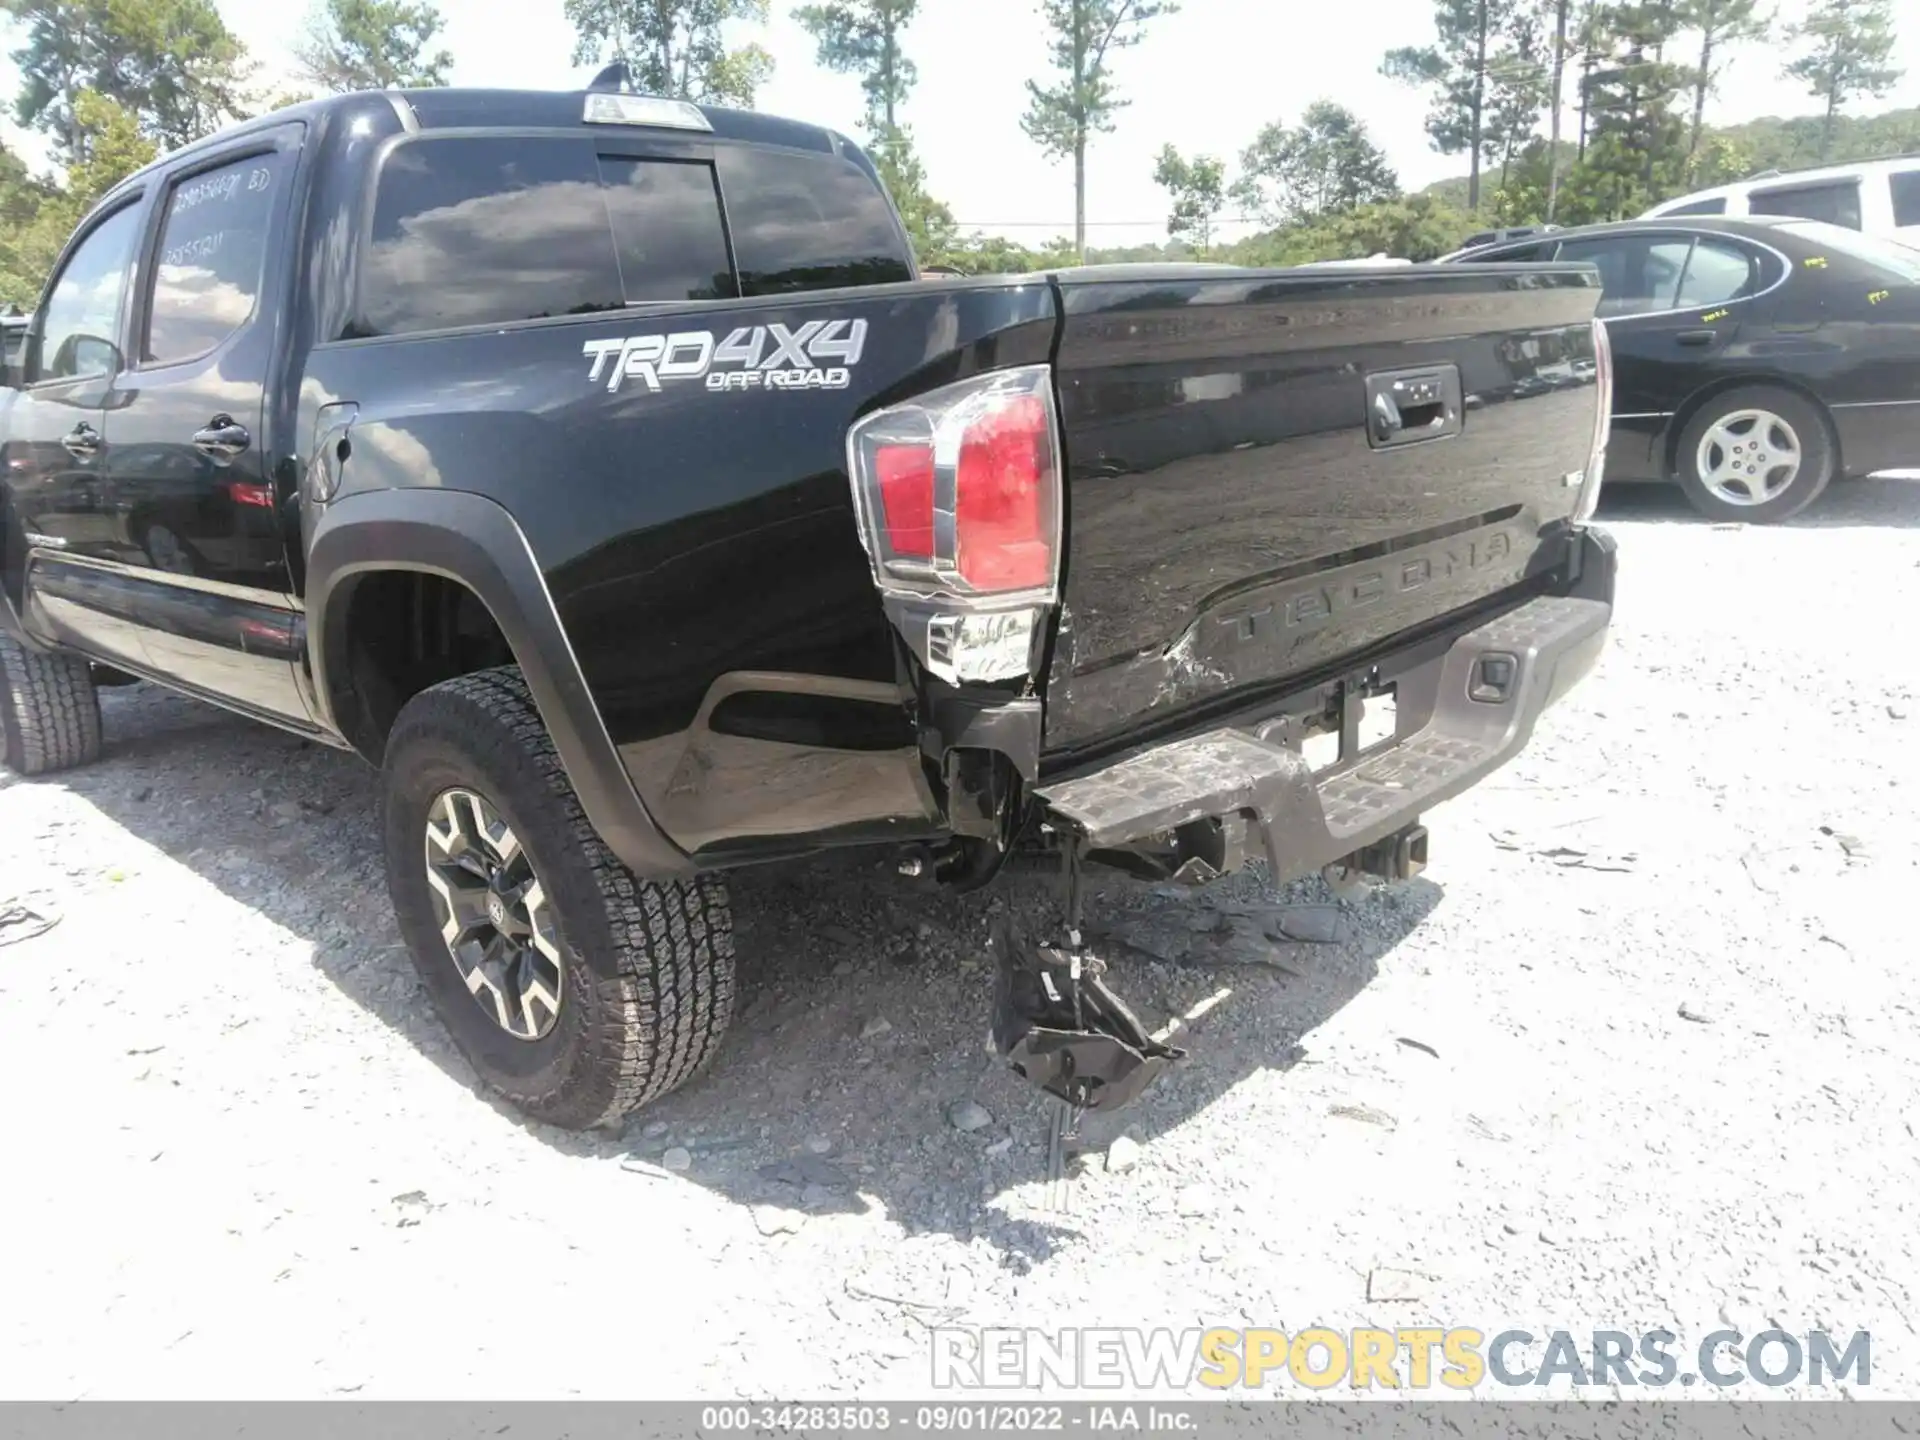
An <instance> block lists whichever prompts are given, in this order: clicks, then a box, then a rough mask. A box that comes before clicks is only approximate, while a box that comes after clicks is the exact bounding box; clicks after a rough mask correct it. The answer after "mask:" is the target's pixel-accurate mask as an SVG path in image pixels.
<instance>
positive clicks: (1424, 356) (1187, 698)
mask: <svg viewBox="0 0 1920 1440" xmlns="http://www.w3.org/2000/svg"><path fill="white" fill-rule="evenodd" d="M1058 283H1059V286H1060V292H1061V297H1062V309H1063V324H1062V330H1061V337H1060V344H1059V352H1058V356H1057V361H1056V375H1057V383H1058V387H1059V399H1060V413H1061V427H1062V431H1063V440H1064V444H1065V449H1066V461H1067V476H1068V488H1067V556H1066V573H1065V591H1064V602H1065V604H1064V610H1063V614H1062V619H1061V627H1060V631H1059V635H1058V638H1057V640H1056V642H1055V647H1054V655H1053V661H1052V665H1051V670H1050V675H1049V692H1048V705H1047V718H1046V747H1047V750H1048V752H1049V754H1050V756H1052V757H1054V758H1055V759H1056V760H1059V759H1062V758H1069V757H1071V756H1073V755H1078V754H1090V753H1091V752H1094V751H1098V750H1101V749H1105V748H1108V747H1110V746H1112V745H1116V744H1120V743H1124V742H1126V741H1128V740H1129V739H1131V738H1133V737H1135V736H1137V735H1141V734H1144V733H1146V732H1147V731H1149V730H1152V731H1154V732H1160V731H1163V730H1165V729H1167V728H1168V727H1169V726H1172V727H1174V728H1177V727H1178V726H1179V724H1180V722H1181V721H1182V720H1183V719H1185V718H1187V717H1193V718H1195V719H1198V718H1199V717H1200V716H1201V715H1202V714H1203V713H1212V712H1216V711H1218V710H1220V709H1222V708H1224V707H1227V706H1230V705H1231V704H1232V703H1233V701H1234V699H1235V697H1236V696H1237V695H1241V694H1246V695H1248V696H1251V695H1253V694H1254V693H1256V692H1260V691H1263V690H1271V689H1272V688H1274V686H1275V684H1276V682H1281V681H1285V680H1286V679H1288V678H1290V677H1293V676H1304V675H1307V674H1309V673H1311V672H1314V671H1317V670H1322V669H1325V668H1327V667H1328V666H1330V665H1333V664H1335V663H1337V662H1338V661H1339V660H1340V659H1341V657H1343V656H1347V655H1350V654H1354V653H1356V652H1360V651H1363V650H1365V649H1366V648H1368V647H1369V646H1372V645H1375V644H1377V643H1379V642H1380V641H1382V640H1385V639H1387V638H1388V637H1391V636H1393V635H1396V634H1398V633H1400V632H1403V631H1406V630H1409V629H1413V628H1416V627H1419V626H1421V625H1423V624H1425V623H1426V622H1428V621H1430V620H1437V619H1439V618H1441V617H1443V616H1447V615H1450V614H1453V613H1454V612H1457V611H1462V610H1467V609H1470V608H1471V607H1473V606H1474V605H1476V604H1478V603H1480V602H1484V601H1487V600H1488V599H1489V598H1490V597H1493V596H1495V595H1497V594H1499V593H1500V592H1502V591H1508V590H1513V589H1515V588H1516V587H1519V586H1522V585H1523V584H1524V583H1525V582H1526V581H1527V580H1528V579H1529V577H1531V576H1533V575H1536V574H1539V573H1541V572H1543V571H1545V570H1548V569H1550V568H1552V567H1553V566H1555V565H1557V564H1559V563H1561V561H1562V559H1563V557H1564V554H1565V546H1564V544H1563V543H1562V541H1563V539H1564V533H1565V527H1566V522H1567V519H1568V517H1569V516H1570V515H1571V513H1572V512H1573V510H1574V508H1575V506H1576V504H1577V501H1578V498H1579V485H1580V481H1581V477H1582V476H1583V474H1584V472H1585V469H1586V467H1587V465H1588V462H1589V451H1590V447H1591V445H1592V441H1593V436H1594V421H1595V408H1596V405H1597V403H1598V389H1597V385H1596V383H1595V375H1594V364H1593V361H1594V352H1593V338H1592V329H1591V324H1590V322H1591V319H1592V316H1593V311H1594V307H1595V304H1596V302H1597V300H1598V298H1599V290H1598V288H1597V282H1596V280H1595V278H1594V275H1593V272H1591V271H1590V270H1585V269H1581V268H1575V267H1547V266H1505V267H1495V266H1460V267H1445V268H1442V267H1412V268H1400V269H1394V270H1383V271H1380V272H1355V271H1339V272H1331V271H1323V272H1314V271H1311V270H1303V271H1294V272H1277V273H1272V272H1270V273H1264V274H1260V273H1256V274H1232V273H1228V274H1223V275H1219V276H1205V277H1200V276H1196V275H1194V274H1193V273H1192V272H1190V271H1189V272H1186V273H1179V272H1172V271H1170V272H1169V273H1168V275H1167V276H1166V277H1164V278H1155V277H1152V276H1148V277H1144V278H1143V277H1139V276H1129V277H1127V278H1126V279H1124V280H1119V279H1105V280H1103V279H1097V278H1094V277H1092V276H1076V275H1075V274H1074V273H1073V272H1068V273H1065V274H1063V275H1061V276H1060V277H1058ZM1382 392H1384V393H1385V396H1386V398H1387V400H1388V402H1389V403H1388V404H1387V405H1386V406H1384V407H1383V406H1382V404H1381V395H1382ZM1389 416H1391V417H1392V418H1391V419H1390V418H1388V417H1389ZM1394 420H1398V421H1399V422H1400V423H1399V424H1398V426H1395V425H1394V423H1393V421H1394Z"/></svg>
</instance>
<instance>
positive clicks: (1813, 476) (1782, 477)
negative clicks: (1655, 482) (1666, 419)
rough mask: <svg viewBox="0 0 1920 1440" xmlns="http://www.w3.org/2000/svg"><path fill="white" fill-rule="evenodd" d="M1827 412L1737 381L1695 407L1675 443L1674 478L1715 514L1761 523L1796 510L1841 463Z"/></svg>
mask: <svg viewBox="0 0 1920 1440" xmlns="http://www.w3.org/2000/svg"><path fill="white" fill-rule="evenodd" d="M1839 460H1840V456H1839V452H1838V451H1837V450H1836V448H1835V446H1834V441H1833V430H1832V428H1831V427H1830V426H1829V425H1828V423H1827V416H1826V413H1825V412H1824V411H1823V410H1822V409H1821V408H1820V407H1819V406H1818V405H1816V404H1814V402H1813V401H1811V400H1809V399H1807V398H1806V397H1805V396H1804V395H1800V394H1798V393H1796V392H1795V391H1792V390H1788V389H1785V388H1783V387H1779V386H1774V385H1742V386H1740V387H1739V388H1738V389H1734V390H1727V391H1723V392H1722V393H1720V394H1718V395H1715V396H1713V397H1711V398H1710V399H1709V400H1707V402H1706V403H1705V404H1703V405H1702V406H1700V408H1699V409H1697V410H1695V411H1694V412H1693V415H1692V418H1690V419H1689V420H1688V421H1687V425H1686V429H1685V430H1683V431H1682V432H1681V434H1680V437H1679V443H1678V444H1677V445H1676V446H1675V447H1674V454H1673V462H1674V463H1673V468H1674V478H1675V479H1676V480H1678V481H1679V482H1680V487H1681V488H1682V489H1683V490H1685V491H1686V492H1687V498H1688V499H1689V500H1691V501H1692V502H1693V508H1694V509H1696V510H1698V511H1699V512H1700V513H1701V514H1702V515H1705V516H1707V517H1708V518H1709V519H1713V520H1731V521H1738V522H1744V523H1746V524H1749V525H1765V524H1770V523H1771V522H1773V521H1775V520H1785V519H1786V518H1787V517H1788V516H1790V515H1797V514H1798V513H1799V512H1800V511H1802V510H1804V509H1806V507H1807V506H1809V505H1811V504H1812V503H1813V502H1814V501H1815V500H1817V499H1819V498H1820V492H1821V491H1823V490H1825V489H1826V488H1827V483H1828V482H1829V481H1830V480H1832V479H1833V476H1834V473H1835V472H1836V471H1837V470H1838V469H1839V468H1840V466H1839Z"/></svg>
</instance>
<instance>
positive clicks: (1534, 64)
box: [1486, 0, 1553, 185]
mask: <svg viewBox="0 0 1920 1440" xmlns="http://www.w3.org/2000/svg"><path fill="white" fill-rule="evenodd" d="M1495 18H1496V19H1497V20H1498V21H1499V23H1500V31H1499V41H1498V44H1497V46H1496V49H1495V52H1494V55H1493V57H1492V59H1490V60H1489V61H1488V62H1487V80H1488V85H1487V114H1486V148H1487V159H1488V163H1491V162H1492V160H1493V158H1494V157H1495V156H1496V155H1497V156H1498V157H1499V160H1500V183H1501V184H1502V185H1505V184H1506V183H1507V178H1508V176H1507V172H1508V169H1509V167H1510V166H1511V165H1512V163H1513V157H1514V154H1515V152H1517V151H1519V150H1522V149H1524V148H1526V145H1527V142H1528V141H1529V140H1530V139H1532V138H1533V132H1534V129H1535V127H1536V126H1538V125H1539V123H1540V116H1541V113H1542V112H1543V111H1544V110H1545V109H1546V108H1547V101H1548V97H1549V96H1550V94H1551V92H1552V78H1553V75H1552V69H1551V66H1550V64H1549V60H1550V54H1551V50H1552V46H1553V32H1552V29H1551V28H1550V26H1549V24H1548V20H1549V15H1548V12H1547V11H1546V10H1544V9H1542V8H1541V6H1540V5H1539V4H1538V3H1537V0H1513V3H1509V4H1506V5H1502V6H1501V7H1499V9H1498V10H1497V11H1496V14H1495Z"/></svg>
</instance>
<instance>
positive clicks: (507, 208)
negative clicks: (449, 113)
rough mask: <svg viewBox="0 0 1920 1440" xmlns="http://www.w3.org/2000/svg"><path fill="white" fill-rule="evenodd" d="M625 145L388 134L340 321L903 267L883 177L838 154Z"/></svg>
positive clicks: (390, 326) (563, 309) (424, 321)
mask: <svg viewBox="0 0 1920 1440" xmlns="http://www.w3.org/2000/svg"><path fill="white" fill-rule="evenodd" d="M632 149H633V147H632V146H630V145H627V144H623V143H621V142H618V141H615V142H611V143H609V142H604V141H600V140H598V139H595V138H583V137H580V136H577V135H567V134H552V135H541V134H528V135H520V136H507V137H502V136H500V135H497V134H490V135H471V134H468V135H463V134H459V133H449V134H444V135H442V134H434V133H432V132H428V133H427V134H424V135H420V136H417V137H413V138H410V139H408V140H406V141H403V142H402V143H400V144H399V145H397V146H395V148H394V149H393V150H392V151H391V152H390V153H389V154H388V156H387V157H386V160H385V163H384V164H383V165H382V166H381V169H380V173H379V176H378V179H377V181H376V187H375V192H374V200H373V213H372V217H371V226H370V230H369V233H368V235H367V237H366V253H365V255H364V257H363V262H362V266H361V286H360V304H359V311H360V315H359V320H358V322H357V324H356V327H355V329H354V330H353V331H352V332H350V335H351V336H378V335H407V334H418V333H420V332H422V331H429V330H440V329H449V328H454V327H458V326H466V325H495V324H509V323H512V322H515V321H524V320H540V319H550V318H554V317H557V316H563V315H586V314H596V313H600V312H603V311H612V310H620V309H623V308H626V307H629V306H636V305H654V304H671V303H680V304H684V303H687V302H698V301H703V300H723V299H731V298H734V297H735V296H738V295H749V296H751V295H777V294H787V293H791V292H795V291H803V290H818V289H825V288H829V287H834V286H844V285H873V284H881V283H885V282H888V281H895V280H910V279H912V278H913V271H912V266H911V262H910V260H909V259H908V252H907V246H906V240H905V238H904V236H903V235H902V234H901V232H900V229H899V226H898V224H897V223H896V221H895V219H894V215H893V210H892V207H891V206H890V205H889V204H888V202H887V199H886V195H885V192H884V191H883V190H882V189H881V188H880V185H879V183H878V181H876V180H875V179H873V178H872V177H871V176H869V175H867V174H866V173H864V172H863V171H862V170H861V169H859V168H858V167H857V166H855V165H853V164H851V163H849V162H848V161H846V160H843V159H842V158H840V157H839V156H835V155H827V154H813V153H809V152H806V151H791V150H782V149H775V148H768V147H754V146H748V145H732V144H720V145H716V146H715V147H713V149H712V151H711V152H710V154H711V158H706V157H704V156H703V157H701V158H689V157H686V156H681V155H674V156H666V155H651V154H635V153H632ZM723 194H724V195H725V197H726V204H725V206H724V208H723V205H722V195H723ZM729 226H731V234H729ZM730 241H731V243H729V242H730Z"/></svg>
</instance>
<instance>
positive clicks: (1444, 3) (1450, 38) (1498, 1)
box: [1380, 0, 1513, 209]
mask: <svg viewBox="0 0 1920 1440" xmlns="http://www.w3.org/2000/svg"><path fill="white" fill-rule="evenodd" d="M1512 3H1513V0H1435V3H1434V7H1433V28H1434V33H1435V35H1436V36H1437V39H1436V41H1435V43H1434V44H1432V45H1426V46H1403V47H1401V48H1400V49H1397V50H1390V51H1388V52H1387V56H1386V58H1385V59H1384V60H1383V61H1382V62H1381V65H1380V73H1381V74H1383V75H1385V76H1387V77H1389V78H1390V79H1394V80H1401V81H1404V82H1405V83H1407V84H1409V85H1414V86H1417V87H1419V88H1421V89H1424V90H1427V91H1428V92H1430V94H1431V96H1432V108H1431V109H1430V110H1429V111H1428V112H1427V138H1428V139H1429V140H1431V141H1432V142H1433V148H1434V149H1436V150H1438V151H1439V152H1440V153H1441V154H1442V155H1458V154H1460V153H1461V152H1463V151H1464V152H1465V153H1466V155H1467V164H1468V180H1467V204H1468V206H1469V207H1471V208H1473V209H1478V208H1479V205H1480V167H1481V160H1482V158H1483V156H1484V155H1485V154H1486V151H1487V148H1488V133H1489V132H1488V119H1489V117H1488V113H1487V110H1488V102H1489V94H1488V91H1489V89H1490V87H1491V84H1492V81H1491V70H1490V62H1491V61H1492V60H1493V59H1494V57H1495V55H1496V53H1497V51H1498V49H1499V46H1500V40H1501V33H1502V28H1503V25H1504V23H1505V22H1506V20H1507V19H1508V11H1509V9H1510V8H1511V5H1512Z"/></svg>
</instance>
